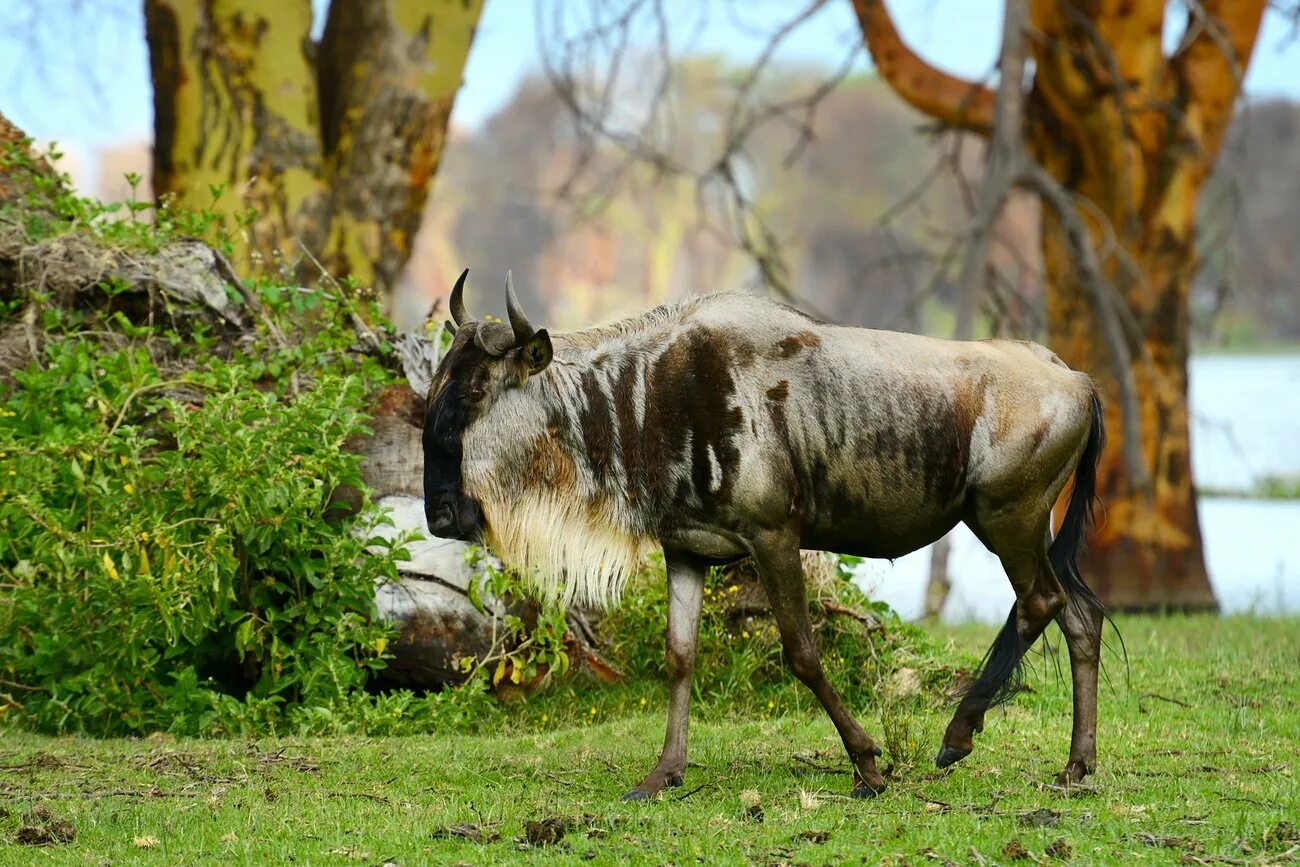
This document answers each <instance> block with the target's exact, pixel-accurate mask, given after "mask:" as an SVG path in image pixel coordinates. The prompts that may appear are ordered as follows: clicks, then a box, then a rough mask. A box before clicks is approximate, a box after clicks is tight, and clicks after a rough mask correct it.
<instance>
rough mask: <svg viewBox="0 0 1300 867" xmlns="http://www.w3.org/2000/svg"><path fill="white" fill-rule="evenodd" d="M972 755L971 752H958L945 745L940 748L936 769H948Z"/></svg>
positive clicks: (935, 761) (935, 758)
mask: <svg viewBox="0 0 1300 867" xmlns="http://www.w3.org/2000/svg"><path fill="white" fill-rule="evenodd" d="M969 755H970V750H957V749H953V748H952V747H950V746H948V745H947V744H944V745H943V746H942V747H940V748H939V754H938V755H937V756H935V757H934V766H935V767H936V768H946V767H948V766H949V765H955V764H957V762H960V761H961V760H962V759H964V758H966V757H967V756H969Z"/></svg>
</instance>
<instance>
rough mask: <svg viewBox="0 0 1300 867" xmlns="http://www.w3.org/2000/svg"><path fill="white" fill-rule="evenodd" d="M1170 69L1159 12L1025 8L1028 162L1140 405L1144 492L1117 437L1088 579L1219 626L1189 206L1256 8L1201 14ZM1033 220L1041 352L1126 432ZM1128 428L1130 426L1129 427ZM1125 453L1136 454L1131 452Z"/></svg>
mask: <svg viewBox="0 0 1300 867" xmlns="http://www.w3.org/2000/svg"><path fill="white" fill-rule="evenodd" d="M1204 5H1205V10H1204V11H1205V14H1206V15H1207V16H1210V17H1209V18H1208V19H1207V20H1206V21H1204V22H1200V21H1198V20H1196V19H1195V18H1194V17H1193V18H1192V19H1190V20H1189V25H1188V36H1187V37H1185V39H1184V42H1183V44H1182V45H1181V46H1180V47H1179V49H1178V50H1177V51H1176V52H1175V53H1174V54H1173V56H1172V57H1170V58H1168V59H1166V58H1165V57H1164V55H1163V54H1162V52H1161V42H1160V40H1161V33H1162V31H1163V24H1164V11H1165V3H1164V0H1144V2H1138V3H1134V4H1129V6H1130V7H1131V8H1127V9H1124V10H1120V9H1118V8H1116V9H1106V10H1095V11H1093V12H1091V13H1090V15H1091V19H1090V20H1089V21H1088V22H1087V26H1080V22H1079V21H1078V16H1077V14H1075V15H1073V16H1072V15H1071V13H1070V11H1069V10H1067V9H1065V8H1064V7H1063V6H1061V5H1059V4H1052V3H1047V2H1041V0H1040V2H1036V3H1034V4H1032V6H1031V17H1032V20H1033V25H1034V28H1035V30H1036V31H1037V32H1038V33H1039V34H1041V38H1039V39H1037V40H1034V41H1033V45H1034V52H1035V60H1036V62H1037V69H1036V75H1035V78H1034V90H1033V93H1032V94H1031V97H1030V100H1029V110H1028V113H1027V120H1028V128H1027V129H1026V137H1027V144H1028V147H1029V150H1030V152H1031V153H1032V154H1033V155H1034V156H1035V157H1036V158H1037V160H1038V161H1039V162H1040V163H1041V164H1042V165H1043V166H1044V168H1046V169H1047V170H1048V172H1050V173H1051V174H1052V175H1053V177H1055V178H1056V180H1057V181H1058V182H1059V183H1060V184H1061V185H1062V186H1063V187H1065V188H1066V189H1068V190H1070V191H1071V192H1072V193H1074V194H1075V195H1076V197H1077V198H1078V199H1079V200H1081V201H1082V202H1083V203H1084V204H1083V206H1082V207H1081V208H1080V211H1081V213H1082V215H1083V217H1084V220H1085V222H1086V224H1087V226H1088V229H1089V234H1090V235H1091V238H1092V242H1093V246H1094V248H1095V249H1096V250H1098V251H1100V252H1101V254H1102V257H1103V261H1104V268H1105V271H1106V273H1107V276H1108V277H1109V278H1110V281H1111V283H1112V284H1113V285H1114V287H1115V288H1116V289H1117V290H1118V295H1119V296H1120V297H1119V298H1118V299H1116V306H1117V308H1118V310H1119V313H1120V314H1121V316H1122V317H1123V319H1124V320H1125V321H1126V322H1127V323H1128V329H1127V330H1128V338H1129V342H1130V344H1131V347H1130V349H1131V354H1132V356H1133V361H1132V365H1131V368H1132V369H1131V373H1132V377H1133V381H1134V383H1135V385H1136V392H1137V395H1138V397H1139V412H1138V415H1139V418H1138V419H1137V420H1136V424H1137V426H1138V430H1139V431H1140V448H1141V450H1142V458H1143V463H1144V464H1145V466H1146V467H1147V469H1148V472H1149V475H1150V480H1149V481H1150V486H1149V488H1141V487H1138V486H1135V485H1134V484H1132V479H1131V478H1130V476H1129V473H1128V472H1127V471H1126V469H1125V465H1126V458H1127V457H1129V456H1128V455H1126V452H1125V445H1124V442H1123V440H1124V437H1120V436H1113V437H1112V439H1111V443H1112V444H1111V447H1110V448H1109V449H1107V451H1106V453H1105V454H1104V455H1103V458H1102V464H1101V468H1100V470H1099V474H1098V487H1099V492H1100V495H1101V498H1102V502H1103V503H1104V511H1103V512H1102V513H1101V518H1102V519H1101V521H1100V522H1099V526H1098V528H1097V530H1096V533H1095V536H1094V539H1093V540H1092V543H1091V545H1090V551H1089V555H1088V573H1089V576H1090V577H1091V579H1092V580H1093V582H1094V584H1095V586H1096V589H1097V591H1098V593H1099V594H1100V595H1101V597H1102V599H1104V600H1105V601H1106V603H1107V604H1108V605H1109V606H1110V607H1112V608H1116V609H1122V610H1153V609H1183V610H1217V608H1218V604H1217V602H1216V600H1215V597H1214V590H1213V588H1212V587H1211V585H1210V580H1209V574H1208V572H1207V570H1206V566H1205V554H1204V550H1203V547H1202V543H1201V528H1200V521H1199V518H1198V516H1197V510H1196V490H1195V487H1194V485H1193V483H1192V473H1191V448H1190V439H1189V433H1190V424H1189V421H1190V414H1189V409H1188V401H1187V397H1188V392H1187V360H1188V355H1189V350H1190V337H1191V319H1190V305H1189V302H1190V293H1191V284H1192V279H1193V277H1194V276H1195V274H1196V269H1197V265H1198V260H1197V255H1196V252H1197V251H1196V205H1197V200H1198V197H1199V194H1200V191H1201V188H1202V187H1203V186H1204V184H1205V181H1206V179H1207V178H1208V177H1209V174H1210V170H1211V168H1212V166H1213V164H1214V160H1215V157H1216V156H1217V155H1218V150H1219V147H1220V144H1221V142H1222V139H1223V134H1224V132H1225V131H1226V128H1227V124H1228V122H1229V120H1230V119H1231V114H1232V106H1233V105H1234V103H1235V102H1236V99H1237V96H1238V94H1239V92H1240V86H1241V74H1242V72H1243V71H1244V69H1245V66H1246V62H1247V61H1248V60H1249V57H1250V54H1251V51H1252V50H1253V47H1254V41H1255V37H1256V35H1257V33H1258V30H1259V23H1260V18H1261V16H1262V13H1263V7H1264V5H1265V4H1264V3H1263V2H1262V0H1249V2H1237V3H1228V2H1226V0H1222V2H1219V3H1213V2H1211V3H1206V4H1204ZM1062 238H1063V236H1062V233H1061V231H1060V225H1059V223H1058V221H1057V219H1056V216H1055V215H1054V214H1052V213H1045V215H1044V222H1043V259H1044V263H1045V268H1046V280H1047V286H1048V287H1049V293H1048V302H1047V323H1048V343H1049V345H1050V346H1051V347H1052V348H1053V349H1054V350H1056V352H1057V353H1059V354H1060V356H1061V358H1062V359H1063V360H1064V361H1065V362H1066V363H1067V364H1069V365H1070V366H1072V367H1074V368H1076V369H1078V370H1086V371H1089V372H1090V373H1092V374H1093V376H1094V378H1095V379H1096V380H1097V382H1098V384H1099V385H1100V387H1101V389H1102V392H1103V397H1104V399H1105V405H1106V415H1107V422H1108V426H1109V428H1110V430H1111V431H1112V432H1113V433H1117V432H1120V431H1122V430H1123V425H1124V424H1125V420H1124V419H1123V418H1122V417H1121V413H1120V406H1121V399H1120V393H1119V385H1118V382H1119V377H1118V373H1119V372H1118V371H1116V370H1113V369H1112V365H1111V364H1108V363H1107V359H1106V357H1105V355H1104V352H1103V346H1104V340H1103V339H1102V336H1101V332H1100V329H1101V324H1100V323H1099V322H1098V319H1097V316H1096V315H1094V314H1093V312H1092V305H1091V304H1090V302H1089V300H1088V298H1087V295H1086V294H1085V292H1084V284H1083V282H1082V280H1081V279H1080V276H1079V274H1078V270H1077V268H1078V265H1077V262H1076V261H1075V259H1074V258H1073V257H1072V256H1071V255H1070V254H1069V251H1068V250H1067V248H1066V247H1065V245H1064V242H1063V239H1062ZM1129 423H1130V424H1132V423H1134V421H1133V420H1130V422H1129ZM1135 441H1138V440H1136V439H1135Z"/></svg>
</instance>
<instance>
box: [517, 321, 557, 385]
mask: <svg viewBox="0 0 1300 867" xmlns="http://www.w3.org/2000/svg"><path fill="white" fill-rule="evenodd" d="M551 356H552V350H551V335H550V334H547V333H546V329H545V328H539V329H537V331H535V332H533V336H532V337H530V338H528V340H527V341H525V342H524V345H523V346H521V347H519V361H520V363H521V364H523V366H524V369H525V370H526V371H527V372H528V375H529V376H536V375H537V374H539V373H541V372H542V371H543V370H545V369H546V366H547V365H548V364H550V363H551Z"/></svg>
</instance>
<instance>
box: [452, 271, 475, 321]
mask: <svg viewBox="0 0 1300 867" xmlns="http://www.w3.org/2000/svg"><path fill="white" fill-rule="evenodd" d="M468 276H469V269H468V268H466V269H465V270H464V271H461V272H460V277H459V278H458V279H457V280H456V285H455V286H453V287H451V300H450V302H449V303H448V305H447V309H448V310H450V311H451V321H452V322H453V323H454V324H456V325H458V326H459V325H464V324H465V323H466V322H468V321H469V320H470V319H471V318H472V317H471V316H470V315H469V313H467V312H466V311H465V299H464V298H463V297H462V295H463V293H464V292H465V278H466V277H468Z"/></svg>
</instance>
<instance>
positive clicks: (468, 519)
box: [424, 491, 483, 542]
mask: <svg viewBox="0 0 1300 867" xmlns="http://www.w3.org/2000/svg"><path fill="white" fill-rule="evenodd" d="M424 519H425V522H426V523H427V524H428V525H429V532H430V533H432V534H433V535H435V536H438V537H440V538H443V539H459V540H460V541H462V542H477V541H479V539H480V538H481V537H482V535H483V510H482V509H481V508H479V504H478V503H477V502H476V501H475V500H474V499H473V498H472V497H467V496H464V495H463V494H460V493H459V492H457V491H442V492H439V493H436V494H434V495H432V496H427V497H425V500H424Z"/></svg>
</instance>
